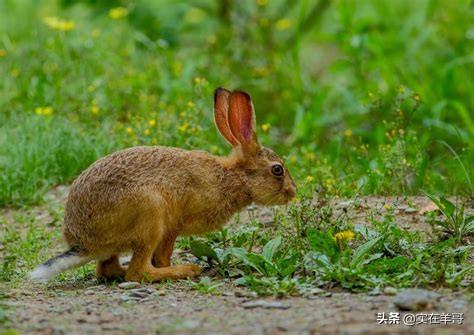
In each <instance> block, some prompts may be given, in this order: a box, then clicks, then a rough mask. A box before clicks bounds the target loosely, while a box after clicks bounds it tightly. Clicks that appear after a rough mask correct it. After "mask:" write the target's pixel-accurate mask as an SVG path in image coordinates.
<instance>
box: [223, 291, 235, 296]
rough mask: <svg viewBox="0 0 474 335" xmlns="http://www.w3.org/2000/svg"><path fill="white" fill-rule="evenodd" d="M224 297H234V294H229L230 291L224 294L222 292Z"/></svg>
mask: <svg viewBox="0 0 474 335" xmlns="http://www.w3.org/2000/svg"><path fill="white" fill-rule="evenodd" d="M222 295H223V296H224V297H232V296H233V295H234V294H233V293H232V292H229V291H224V292H222Z"/></svg>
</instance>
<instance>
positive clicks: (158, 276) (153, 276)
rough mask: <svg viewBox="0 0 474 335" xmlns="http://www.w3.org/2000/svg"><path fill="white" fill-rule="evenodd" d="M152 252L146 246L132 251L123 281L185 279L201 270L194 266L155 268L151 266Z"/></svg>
mask: <svg viewBox="0 0 474 335" xmlns="http://www.w3.org/2000/svg"><path fill="white" fill-rule="evenodd" d="M153 251H154V250H153V249H151V248H148V247H146V246H144V247H142V248H135V249H134V250H133V256H132V260H131V261H130V265H129V266H128V269H127V273H126V274H125V280H127V281H150V282H156V281H161V280H167V279H185V278H189V277H194V276H197V275H198V274H200V273H201V268H200V267H199V266H197V265H194V264H183V265H175V266H167V267H164V268H155V267H154V266H153V265H151V258H152V256H153Z"/></svg>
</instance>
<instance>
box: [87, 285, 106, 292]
mask: <svg viewBox="0 0 474 335" xmlns="http://www.w3.org/2000/svg"><path fill="white" fill-rule="evenodd" d="M106 287H107V286H105V285H96V286H91V287H89V288H88V290H96V291H100V290H105V288H106Z"/></svg>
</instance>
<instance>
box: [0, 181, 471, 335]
mask: <svg viewBox="0 0 474 335" xmlns="http://www.w3.org/2000/svg"><path fill="white" fill-rule="evenodd" d="M64 192H65V191H64V190H63V191H61V190H60V192H59V194H56V195H54V197H57V199H58V200H57V201H62V200H63V196H64V194H63V193H64ZM390 206H391V207H390ZM429 206H430V202H429V201H428V200H427V199H425V198H414V197H411V198H375V197H368V198H363V199H362V202H361V203H360V204H357V206H354V203H353V202H352V201H349V200H338V201H336V202H335V203H334V208H336V209H337V211H338V212H340V213H344V214H345V215H348V216H349V217H350V219H351V220H352V221H353V222H354V223H364V222H366V221H367V219H368V216H372V215H381V214H382V213H383V212H384V211H385V210H388V208H392V209H395V214H396V215H397V221H398V222H400V224H401V225H402V226H406V227H407V228H410V229H423V230H425V229H429V226H428V225H427V224H426V222H425V219H424V217H423V216H422V215H421V214H422V212H423V210H425V209H427V208H429ZM39 211H41V210H39ZM0 215H3V216H4V217H12V215H11V213H10V212H7V210H4V211H3V212H0ZM255 215H256V216H257V217H259V218H260V219H261V220H262V222H265V220H271V211H270V210H268V209H259V208H256V209H255ZM398 218H400V219H399V220H398ZM119 286H120V285H116V284H113V285H107V286H106V285H100V284H99V283H97V282H96V281H95V279H91V280H89V281H88V282H85V283H84V282H83V283H81V284H80V285H78V284H62V286H58V285H56V286H49V287H48V286H44V285H34V286H32V285H31V284H28V283H24V285H21V286H20V287H16V288H12V287H11V285H9V283H0V291H2V292H3V294H4V295H5V297H6V298H5V299H4V300H3V301H2V304H3V305H4V306H5V307H6V313H7V316H8V318H9V320H10V321H9V322H8V323H7V324H5V325H3V327H4V328H6V327H8V328H12V329H16V330H18V331H19V332H20V333H25V334H96V333H107V334H280V333H288V334H431V335H432V334H474V309H473V304H472V303H471V302H469V301H468V300H467V297H466V296H465V295H464V294H463V293H460V292H452V291H449V290H446V291H438V292H437V293H438V294H439V297H438V298H437V299H435V301H434V302H433V303H431V304H429V305H428V307H427V308H426V309H425V310H422V311H417V312H401V311H399V310H398V309H397V307H396V306H395V305H394V303H393V299H394V295H393V294H394V293H395V292H372V293H370V294H367V293H365V294H354V293H347V292H343V291H340V290H339V291H337V290H336V291H322V290H321V291H320V290H316V291H314V292H311V293H310V294H308V295H306V296H304V297H291V298H284V299H276V298H259V297H256V296H254V295H253V294H252V293H251V292H249V291H246V290H243V289H241V288H236V287H233V286H232V285H230V283H225V284H224V285H223V286H222V287H221V288H220V290H219V291H220V294H204V293H199V292H198V291H196V290H193V289H192V287H191V286H190V285H189V284H188V283H185V282H175V283H171V284H166V285H160V284H138V283H137V284H130V286H132V287H128V288H123V287H119ZM382 312H385V314H386V315H388V314H389V313H390V312H395V313H400V314H399V317H400V319H399V322H398V323H399V324H378V321H377V313H382ZM407 313H408V314H420V313H425V314H428V315H429V314H431V313H433V314H435V315H437V314H440V315H441V314H444V315H446V313H463V318H464V321H463V324H462V325H458V324H452V323H450V322H448V323H449V324H448V325H445V324H444V323H443V324H437V325H428V324H419V325H414V326H407V325H404V320H405V318H408V317H406V316H405V315H406V314H407ZM409 317H411V316H410V315H409ZM392 320H394V321H395V323H397V317H396V315H395V318H394V319H392ZM407 320H408V319H407ZM1 327H2V325H0V334H1V333H2V331H1Z"/></svg>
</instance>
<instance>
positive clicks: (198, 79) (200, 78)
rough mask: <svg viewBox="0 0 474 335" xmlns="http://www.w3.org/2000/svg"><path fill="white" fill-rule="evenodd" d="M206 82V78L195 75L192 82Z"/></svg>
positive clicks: (200, 83) (197, 83)
mask: <svg viewBox="0 0 474 335" xmlns="http://www.w3.org/2000/svg"><path fill="white" fill-rule="evenodd" d="M206 82H207V80H206V78H202V77H196V78H194V83H195V84H196V85H204V84H205V83H206Z"/></svg>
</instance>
